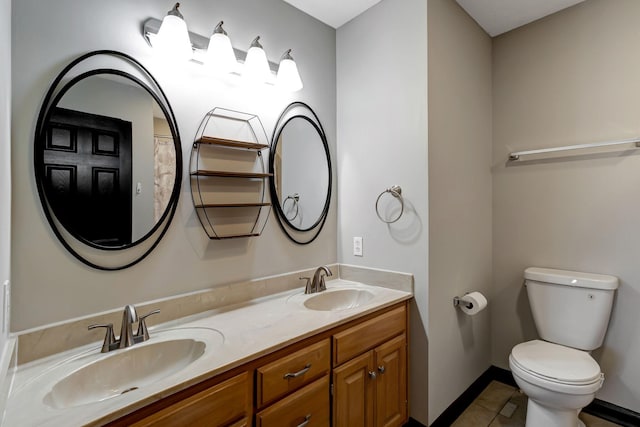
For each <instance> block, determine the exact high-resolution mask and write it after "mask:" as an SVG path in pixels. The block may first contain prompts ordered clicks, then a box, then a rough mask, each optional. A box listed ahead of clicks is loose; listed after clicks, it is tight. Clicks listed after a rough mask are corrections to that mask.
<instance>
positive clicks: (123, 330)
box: [118, 304, 138, 348]
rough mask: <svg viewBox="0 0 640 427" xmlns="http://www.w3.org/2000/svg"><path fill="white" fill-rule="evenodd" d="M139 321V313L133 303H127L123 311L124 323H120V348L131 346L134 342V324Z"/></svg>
mask: <svg viewBox="0 0 640 427" xmlns="http://www.w3.org/2000/svg"><path fill="white" fill-rule="evenodd" d="M137 321H138V313H137V312H136V308H135V307H134V306H132V305H130V304H129V305H126V306H125V307H124V311H123V312H122V325H120V344H119V345H118V348H126V347H131V346H132V345H133V344H135V343H134V342H133V324H134V323H135V322H137Z"/></svg>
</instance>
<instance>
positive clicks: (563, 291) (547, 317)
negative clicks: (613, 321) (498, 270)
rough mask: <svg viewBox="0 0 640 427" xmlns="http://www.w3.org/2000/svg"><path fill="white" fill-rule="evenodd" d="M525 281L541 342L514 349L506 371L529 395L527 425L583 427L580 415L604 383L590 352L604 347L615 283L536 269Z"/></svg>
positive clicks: (612, 279) (606, 278)
mask: <svg viewBox="0 0 640 427" xmlns="http://www.w3.org/2000/svg"><path fill="white" fill-rule="evenodd" d="M524 277H525V286H526V287H527V296H528V298H529V304H530V306H531V311H532V314H533V319H534V322H535V324H536V328H537V330H538V333H539V334H540V338H541V339H539V340H532V341H527V342H523V343H521V344H518V345H516V346H515V347H513V349H512V350H511V354H510V355H509V367H510V368H511V373H512V375H513V378H514V379H515V381H516V384H518V387H520V389H521V390H522V392H523V393H524V394H526V395H527V397H528V403H527V421H526V427H584V423H582V422H581V421H580V420H579V419H578V413H579V412H580V410H582V408H584V407H585V406H587V405H588V404H589V403H591V401H593V399H594V398H595V394H596V392H597V391H598V390H599V389H600V388H601V387H602V384H603V382H604V374H602V372H601V371H600V366H599V365H598V363H597V362H596V361H595V360H594V359H593V358H592V357H591V355H590V354H589V351H591V350H593V349H596V348H598V347H600V346H601V345H602V342H603V340H604V335H605V332H606V329H607V325H608V323H609V317H610V315H611V309H612V305H613V295H614V292H615V290H616V289H617V288H618V279H617V278H616V277H613V276H606V275H600V274H591V273H580V272H575V271H564V270H553V269H547V268H536V267H532V268H527V269H526V270H525V274H524Z"/></svg>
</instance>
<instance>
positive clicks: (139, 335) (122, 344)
mask: <svg viewBox="0 0 640 427" xmlns="http://www.w3.org/2000/svg"><path fill="white" fill-rule="evenodd" d="M157 313H160V310H153V311H152V312H150V313H148V314H145V315H144V316H140V317H138V313H137V312H136V308H135V307H134V306H133V305H130V304H129V305H127V306H125V308H124V311H123V312H122V325H121V327H120V338H118V339H116V336H115V334H114V333H113V323H106V324H96V325H89V328H88V329H95V328H106V329H107V333H106V335H105V337H104V342H103V343H102V350H101V352H102V353H108V352H110V351H113V350H117V349H119V348H127V347H131V346H132V345H134V344H137V343H140V342H144V341H147V340H148V339H149V330H148V329H147V324H146V318H147V317H149V316H151V315H152V314H157ZM135 322H138V330H137V331H136V333H135V334H134V333H133V324H134V323H135Z"/></svg>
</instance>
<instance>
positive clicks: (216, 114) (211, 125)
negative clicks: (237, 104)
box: [189, 107, 272, 240]
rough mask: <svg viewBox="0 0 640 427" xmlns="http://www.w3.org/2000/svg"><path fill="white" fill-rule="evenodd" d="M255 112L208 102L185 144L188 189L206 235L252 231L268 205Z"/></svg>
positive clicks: (263, 145)
mask: <svg viewBox="0 0 640 427" xmlns="http://www.w3.org/2000/svg"><path fill="white" fill-rule="evenodd" d="M268 148H269V144H268V139H267V135H266V133H265V131H264V127H263V126H262V123H261V122H260V119H259V118H258V116H256V115H254V114H248V113H242V112H239V111H233V110H227V109H224V108H219V107H217V108H214V109H213V110H211V111H209V112H208V113H207V114H205V116H204V118H203V120H202V123H201V124H200V127H199V128H198V132H197V134H196V139H195V141H194V143H193V148H192V150H191V165H190V168H189V170H190V173H189V174H190V179H191V195H192V198H193V204H194V207H195V210H196V214H197V216H198V219H199V220H200V223H201V224H202V227H203V229H204V231H205V232H206V234H207V236H208V237H209V238H210V239H219V240H221V239H232V238H241V237H256V236H259V235H260V234H261V233H262V230H263V229H264V226H265V224H266V222H267V219H268V216H269V212H270V210H271V201H270V198H269V191H267V186H268V184H267V180H268V178H270V177H271V176H272V174H271V173H268V172H267V166H266V164H265V156H264V155H263V150H265V149H268Z"/></svg>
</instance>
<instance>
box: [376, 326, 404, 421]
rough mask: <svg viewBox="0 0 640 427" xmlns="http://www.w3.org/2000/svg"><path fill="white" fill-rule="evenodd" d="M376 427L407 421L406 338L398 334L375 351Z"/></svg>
mask: <svg viewBox="0 0 640 427" xmlns="http://www.w3.org/2000/svg"><path fill="white" fill-rule="evenodd" d="M374 352H375V366H376V373H377V378H376V381H375V385H376V411H375V412H376V424H375V425H376V427H395V426H401V425H402V424H403V423H404V422H405V421H406V420H407V341H406V338H405V335H404V334H402V335H400V336H398V337H396V338H394V339H392V340H390V341H387V342H386V343H384V344H382V345H381V346H379V347H377V348H376V349H375V350H374Z"/></svg>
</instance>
